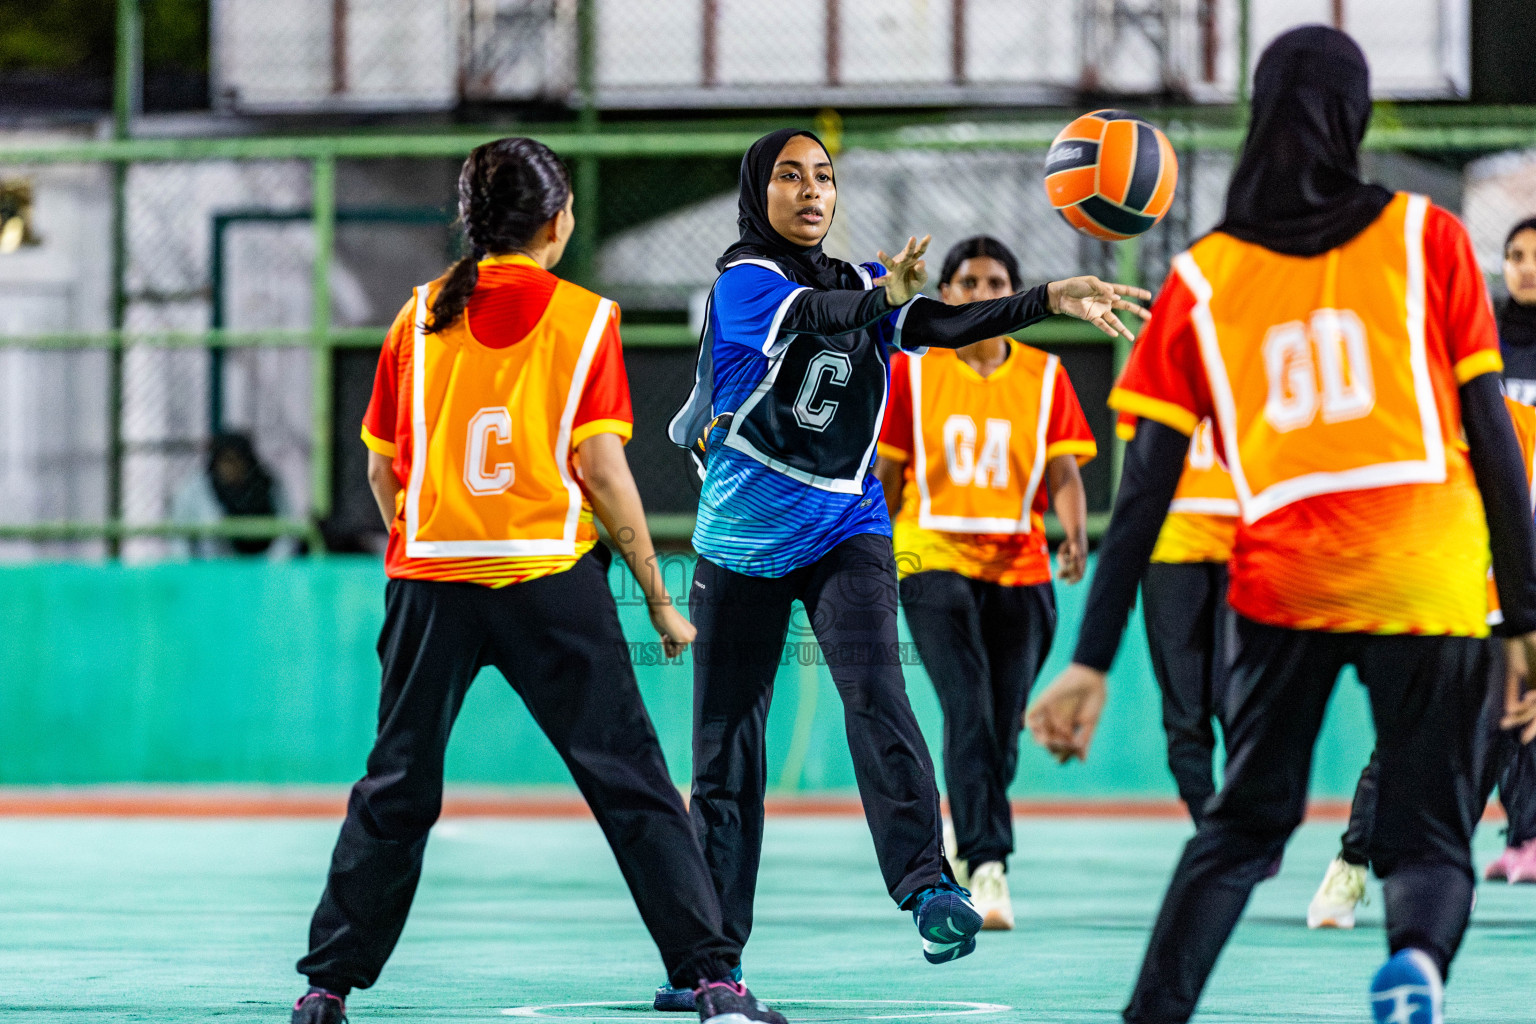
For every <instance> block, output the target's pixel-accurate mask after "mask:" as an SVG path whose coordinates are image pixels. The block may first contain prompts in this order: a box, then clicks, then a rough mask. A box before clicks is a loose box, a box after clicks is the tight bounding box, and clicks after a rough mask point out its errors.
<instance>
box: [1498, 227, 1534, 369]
mask: <svg viewBox="0 0 1536 1024" xmlns="http://www.w3.org/2000/svg"><path fill="white" fill-rule="evenodd" d="M1532 230H1536V217H1530V218H1527V219H1526V220H1523V221H1521V222H1520V223H1519V224H1516V225H1515V226H1514V227H1512V228H1510V229H1509V234H1508V235H1506V236H1505V237H1504V251H1505V252H1508V251H1509V243H1510V242H1513V241H1514V240H1515V236H1516V235H1518V234H1519V233H1520V232H1522V231H1532ZM1499 344H1500V345H1501V346H1503V348H1504V349H1505V350H1506V351H1507V350H1508V349H1510V348H1511V347H1516V348H1527V347H1530V346H1536V306H1522V305H1521V304H1520V303H1518V302H1516V301H1515V300H1514V297H1513V296H1511V297H1509V298H1508V299H1505V300H1504V304H1503V305H1502V306H1501V307H1500V308H1499Z"/></svg>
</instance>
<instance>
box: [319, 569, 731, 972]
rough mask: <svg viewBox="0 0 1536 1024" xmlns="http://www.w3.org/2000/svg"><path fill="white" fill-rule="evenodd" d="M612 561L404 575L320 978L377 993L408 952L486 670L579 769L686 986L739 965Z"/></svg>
mask: <svg viewBox="0 0 1536 1024" xmlns="http://www.w3.org/2000/svg"><path fill="white" fill-rule="evenodd" d="M599 550H600V551H601V550H602V549H601V548H600V549H599ZM605 564H606V559H600V558H598V557H594V556H590V555H589V556H587V557H585V558H582V559H581V560H580V561H578V562H577V563H576V565H575V566H574V567H573V568H571V569H568V570H566V571H565V572H562V573H556V574H555V575H553V576H545V577H543V578H541V579H536V580H532V581H530V582H527V583H518V584H514V585H512V586H509V587H505V588H502V589H500V590H491V589H489V588H486V587H481V586H477V585H475V584H471V583H436V582H426V581H418V580H391V581H390V582H389V586H388V590H387V591H386V593H387V597H386V611H385V619H384V630H383V633H382V634H381V636H380V637H379V659H380V661H381V662H382V663H383V670H384V672H383V688H382V691H381V694H380V697H379V729H378V736H377V738H376V740H375V741H374V746H373V751H372V753H370V754H369V755H368V774H367V775H366V776H365V777H364V778H363V779H362V780H361V781H359V782H358V783H357V785H355V786H353V787H352V795H351V798H350V800H349V801H348V804H347V818H346V821H345V822H344V823H343V824H342V826H341V837H340V838H339V839H338V840H337V842H336V851H335V853H334V855H333V856H332V859H331V869H330V875H329V877H328V879H327V880H326V885H325V893H324V895H322V896H321V898H320V906H319V907H318V909H316V911H315V916H314V919H313V921H312V922H311V924H310V930H309V949H310V951H309V953H308V954H306V955H305V956H304V958H303V959H302V960H300V961H299V964H298V969H299V973H300V974H303V975H306V976H308V977H309V979H310V981H311V983H313V984H316V985H322V986H324V987H325V988H328V989H331V990H332V991H334V992H338V993H342V994H345V993H346V992H348V991H350V990H351V989H353V988H367V987H368V986H370V985H372V984H373V983H374V981H375V980H376V979H377V978H378V976H379V971H380V970H382V969H383V967H384V962H385V960H387V959H388V958H389V955H390V953H391V952H392V951H393V950H394V948H395V943H396V941H397V940H398V939H399V938H400V932H401V929H402V928H404V927H405V919H406V915H407V914H408V913H409V911H410V908H411V900H412V898H413V897H414V896H415V894H416V884H417V882H418V880H419V879H420V877H421V864H422V856H423V854H424V853H425V851H426V845H427V833H428V830H429V829H431V827H432V824H433V823H434V822H435V821H436V820H437V816H438V813H439V811H440V810H441V807H442V796H443V753H444V750H445V748H446V747H447V745H448V734H449V732H450V730H452V728H453V722H454V719H455V718H456V717H457V716H458V713H459V708H460V706H461V705H462V704H463V702H464V695H465V694H466V693H467V692H468V690H469V686H470V683H471V682H472V681H473V680H474V678H475V675H476V673H478V672H479V670H480V668H481V667H482V666H485V665H494V666H495V667H496V668H497V669H499V670H500V672H501V674H502V675H503V676H505V677H506V679H507V681H508V682H509V683H511V684H512V687H513V689H515V690H516V691H517V692H518V694H519V695H520V696H521V697H522V698H523V701H524V702H525V703H526V704H527V706H528V710H529V711H530V712H532V714H533V717H534V719H535V720H536V721H537V722H538V723H539V727H540V728H541V729H543V730H544V734H545V735H546V736H548V737H549V739H550V741H551V742H552V743H553V744H554V745H555V749H556V750H557V751H558V752H559V754H560V756H561V758H563V759H564V761H565V763H566V765H567V767H569V768H570V770H571V775H572V776H573V777H574V778H575V780H576V784H577V786H578V787H580V789H581V792H582V795H583V796H584V797H586V800H587V803H588V805H589V806H591V808H592V813H593V814H594V815H595V816H596V818H597V821H598V824H599V825H600V826H601V827H602V830H603V834H604V835H605V836H607V838H608V843H609V845H610V846H611V847H612V848H613V852H614V856H615V857H617V858H618V862H619V869H620V871H621V872H622V873H623V875H624V879H625V881H626V882H628V883H629V889H630V892H631V893H632V894H633V896H634V898H635V903H636V905H637V906H638V907H639V909H640V916H641V918H642V919H643V920H644V921H645V924H646V927H647V928H648V929H649V930H650V933H651V937H652V938H653V939H654V940H655V941H656V945H657V946H658V947H659V948H660V950H661V958H662V962H663V963H664V964H665V966H666V970H667V975H668V978H669V980H670V981H671V983H672V984H676V985H688V986H690V987H691V986H693V985H694V984H696V983H697V982H698V980H699V979H700V978H701V977H705V978H711V979H714V978H719V977H723V976H724V975H725V974H726V973H727V972H728V971H729V970H730V968H731V967H733V966H735V965H736V964H737V963H738V962H739V960H740V956H741V945H740V943H736V942H732V941H730V940H728V939H726V938H724V937H723V936H722V934H721V930H720V911H719V906H718V904H717V902H716V900H715V893H714V890H713V888H712V887H711V886H710V884H709V877H708V874H707V873H706V870H705V867H704V860H703V857H702V856H701V855H700V853H699V848H698V844H697V842H696V841H695V840H694V838H693V831H692V829H691V827H690V826H689V823H688V817H687V813H686V811H685V810H684V809H683V801H682V798H681V797H680V796H679V795H678V792H677V789H676V787H675V786H673V784H672V780H671V778H670V776H669V775H668V773H667V766H666V763H665V762H664V761H663V759H662V754H661V746H660V745H659V744H658V742H657V740H656V732H655V730H654V729H653V728H652V726H651V720H650V717H649V716H648V715H647V714H646V710H645V705H644V704H643V703H642V702H641V700H640V691H639V688H638V687H637V686H636V684H635V674H634V670H633V668H632V667H631V665H630V660H629V650H628V647H627V646H626V644H625V642H624V635H623V633H622V632H621V631H620V628H619V620H618V613H617V610H616V609H615V607H614V603H613V597H612V595H611V594H610V593H609V590H608V580H607V573H606V571H605V568H604V565H605ZM539 927H548V923H547V922H544V921H541V922H539Z"/></svg>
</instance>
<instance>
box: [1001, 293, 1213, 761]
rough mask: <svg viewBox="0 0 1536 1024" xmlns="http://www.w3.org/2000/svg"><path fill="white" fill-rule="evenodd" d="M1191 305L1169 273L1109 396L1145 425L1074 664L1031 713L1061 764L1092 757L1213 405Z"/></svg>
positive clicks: (1039, 736) (1029, 720)
mask: <svg viewBox="0 0 1536 1024" xmlns="http://www.w3.org/2000/svg"><path fill="white" fill-rule="evenodd" d="M1193 307H1194V295H1193V293H1191V292H1190V291H1189V289H1188V288H1187V287H1185V286H1184V285H1183V283H1182V282H1181V281H1180V280H1179V279H1178V277H1177V275H1173V276H1170V278H1169V282H1168V284H1167V285H1166V286H1165V287H1164V289H1163V292H1162V294H1161V295H1159V296H1158V300H1157V304H1156V305H1155V306H1154V307H1153V317H1152V321H1151V323H1150V324H1148V326H1147V329H1146V330H1145V331H1143V332H1142V336H1141V338H1140V340H1138V342H1137V343H1136V347H1135V349H1134V350H1132V353H1131V358H1130V361H1129V362H1128V363H1127V364H1126V369H1125V374H1124V376H1123V377H1122V378H1121V381H1120V384H1119V386H1117V387H1116V389H1115V391H1114V393H1113V394H1112V395H1111V396H1110V404H1111V405H1112V406H1114V407H1115V408H1116V409H1118V410H1119V411H1121V412H1125V413H1130V414H1133V415H1135V416H1137V417H1139V418H1140V420H1141V425H1140V426H1139V427H1138V429H1137V431H1136V437H1135V438H1134V439H1133V440H1132V441H1131V443H1130V445H1129V446H1127V448H1126V452H1125V465H1124V469H1123V472H1122V476H1121V480H1120V491H1119V493H1118V494H1117V495H1116V497H1115V508H1114V512H1113V514H1112V515H1111V517H1110V522H1109V529H1108V531H1107V532H1106V533H1105V535H1104V542H1103V544H1102V545H1101V546H1100V549H1099V565H1098V568H1097V570H1096V571H1095V572H1094V576H1093V585H1092V589H1091V590H1090V591H1089V595H1088V607H1087V610H1086V611H1085V613H1084V616H1083V624H1082V627H1081V629H1080V632H1079V635H1078V642H1077V647H1076V650H1075V651H1074V653H1073V657H1072V663H1071V664H1070V665H1068V666H1067V668H1066V669H1065V670H1064V671H1063V672H1062V673H1061V674H1060V675H1058V676H1057V677H1056V678H1055V679H1054V680H1053V681H1052V682H1051V684H1050V685H1049V686H1047V687H1045V689H1044V690H1042V691H1041V692H1040V694H1039V696H1037V697H1036V698H1035V700H1034V702H1033V703H1032V704H1031V706H1030V709H1029V711H1028V713H1027V714H1026V715H1025V719H1024V721H1025V725H1027V726H1028V728H1029V730H1030V733H1031V735H1032V736H1033V737H1034V738H1035V741H1036V742H1037V743H1039V744H1040V745H1041V746H1043V747H1045V748H1046V750H1048V751H1049V752H1050V753H1051V754H1052V756H1054V757H1055V758H1056V759H1057V760H1058V761H1062V762H1065V761H1068V760H1070V759H1072V758H1074V757H1076V758H1079V759H1085V758H1086V757H1087V756H1088V748H1089V746H1090V745H1091V744H1092V742H1093V734H1094V731H1095V730H1096V729H1097V728H1098V724H1099V717H1100V715H1101V714H1102V713H1103V710H1104V702H1105V700H1106V698H1107V693H1108V689H1107V687H1108V673H1109V666H1110V663H1111V662H1112V661H1113V660H1114V656H1115V652H1116V650H1117V649H1118V648H1119V646H1120V638H1121V635H1122V634H1123V633H1124V632H1125V624H1126V621H1127V620H1128V618H1129V617H1130V612H1131V608H1132V607H1133V606H1134V605H1135V603H1136V588H1137V586H1138V585H1139V584H1140V582H1141V577H1142V574H1143V573H1144V572H1145V571H1146V567H1147V563H1148V562H1149V561H1151V558H1152V550H1153V549H1154V548H1155V547H1156V546H1157V535H1158V533H1159V532H1160V531H1161V529H1162V525H1163V519H1164V517H1165V516H1166V515H1167V514H1168V506H1169V504H1170V503H1171V502H1172V501H1173V495H1174V493H1175V492H1176V491H1177V490H1178V487H1179V478H1180V477H1181V476H1182V475H1183V473H1184V459H1185V456H1186V455H1187V454H1188V452H1189V435H1190V434H1191V433H1193V432H1194V429H1195V427H1196V425H1197V424H1198V423H1199V422H1200V419H1201V417H1202V416H1203V415H1205V414H1206V412H1207V406H1208V405H1209V404H1210V396H1209V394H1208V393H1207V392H1206V390H1205V384H1204V378H1203V376H1202V375H1201V374H1200V372H1199V367H1200V361H1199V354H1198V349H1197V348H1196V342H1195V338H1194V331H1193V328H1192V325H1191V322H1190V318H1189V314H1190V311H1191V310H1192V309H1193Z"/></svg>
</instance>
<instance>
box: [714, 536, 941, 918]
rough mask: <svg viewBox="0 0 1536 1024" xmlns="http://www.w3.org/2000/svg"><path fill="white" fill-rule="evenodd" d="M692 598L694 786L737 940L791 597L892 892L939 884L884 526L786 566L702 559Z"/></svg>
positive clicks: (753, 867) (759, 826)
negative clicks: (828, 683)
mask: <svg viewBox="0 0 1536 1024" xmlns="http://www.w3.org/2000/svg"><path fill="white" fill-rule="evenodd" d="M693 580H694V582H693V587H692V588H691V590H690V600H689V605H690V610H691V613H692V617H693V623H694V625H695V626H697V627H698V630H699V642H698V643H697V644H696V645H695V647H694V659H693V666H694V667H693V799H692V802H691V804H690V806H689V813H690V814H691V816H692V818H693V826H694V829H695V831H696V834H697V835H698V837H699V842H700V844H701V845H702V846H703V848H704V859H705V860H706V861H707V862H708V864H709V870H710V874H711V876H712V877H713V879H714V883H715V891H716V892H717V893H719V896H720V908H721V912H722V915H723V918H724V922H725V934H726V935H727V936H728V937H729V938H730V939H731V941H732V942H735V943H738V944H742V945H744V944H745V943H746V941H747V936H748V935H749V934H750V933H751V931H752V903H753V897H754V895H755V893H756V890H757V870H758V863H759V859H760V857H761V855H762V847H763V796H764V792H765V791H766V789H767V787H768V765H767V758H766V755H765V748H764V744H763V729H764V725H765V724H766V722H767V719H768V705H769V702H770V701H771V700H772V699H773V679H774V675H775V673H776V672H777V671H778V668H779V663H780V661H781V659H782V658H783V657H784V640H785V636H786V635H787V630H788V627H789V618H790V610H791V604H792V603H793V602H794V601H795V600H796V599H798V600H800V601H801V602H803V603H804V605H805V610H806V613H807V614H808V615H809V616H810V625H811V629H812V630H813V631H814V633H815V636H816V640H817V641H818V643H820V645H821V650H822V652H823V653H824V654H825V656H826V659H827V664H828V666H829V668H830V669H831V671H832V681H833V682H834V683H835V684H836V685H837V692H838V695H839V696H841V697H842V699H843V717H844V726H845V729H846V731H847V735H848V749H849V752H850V753H851V754H852V755H853V770H854V775H855V777H856V778H857V780H858V785H859V797H860V799H862V800H863V802H864V814H865V817H866V818H867V819H868V821H869V831H870V834H871V835H872V836H873V838H874V841H875V853H876V856H877V857H878V858H879V861H880V872H881V874H882V875H883V876H884V878H885V885H886V889H887V890H888V891H889V892H890V894H891V897H892V898H893V899H895V900H896V902H897V903H898V904H900V903H902V902H904V901H905V900H906V899H907V897H909V896H911V895H912V894H913V893H915V892H918V891H920V890H922V889H925V888H927V887H928V886H931V885H935V884H937V883H938V882H939V881H940V879H941V877H943V873H944V872H946V871H947V870H948V866H947V865H946V864H945V862H944V854H943V849H942V838H941V828H940V819H939V794H938V790H937V788H936V786H935V782H934V776H933V760H932V759H931V758H930V757H929V754H928V747H927V744H926V743H924V741H923V734H922V732H921V731H919V729H918V727H917V717H916V716H915V715H914V714H913V713H912V705H911V704H910V703H908V701H907V691H906V684H905V682H904V681H903V679H902V673H901V664H900V660H899V651H898V649H897V638H896V563H895V561H894V559H893V558H892V556H891V541H890V538H889V537H880V536H876V535H874V534H864V535H861V536H857V537H853V538H850V539H849V540H846V541H844V542H843V543H841V544H839V545H837V547H835V548H833V549H832V550H831V551H829V552H827V554H826V555H824V556H823V557H822V558H821V559H820V560H819V561H817V562H815V563H813V564H811V565H808V566H804V567H802V568H799V569H795V570H793V571H792V572H790V573H789V574H788V575H786V576H782V577H777V578H770V577H763V576H747V575H744V574H742V573H737V572H732V571H730V570H729V569H724V568H721V567H720V566H718V565H716V564H714V563H713V562H711V561H709V560H708V559H704V558H701V559H699V562H698V566H697V568H696V569H695V570H694V577H693Z"/></svg>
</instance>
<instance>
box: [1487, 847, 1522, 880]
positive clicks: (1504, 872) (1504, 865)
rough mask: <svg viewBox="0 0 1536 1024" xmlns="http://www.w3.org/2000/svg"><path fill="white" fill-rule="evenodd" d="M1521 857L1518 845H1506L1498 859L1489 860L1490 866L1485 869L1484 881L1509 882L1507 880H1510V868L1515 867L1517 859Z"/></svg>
mask: <svg viewBox="0 0 1536 1024" xmlns="http://www.w3.org/2000/svg"><path fill="white" fill-rule="evenodd" d="M1519 859H1520V850H1519V848H1518V847H1514V846H1506V847H1504V850H1503V852H1502V853H1500V854H1499V856H1498V859H1497V860H1492V861H1489V862H1488V866H1487V867H1486V868H1484V869H1483V881H1485V882H1507V881H1509V869H1510V868H1512V867H1514V865H1515V861H1517V860H1519Z"/></svg>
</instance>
